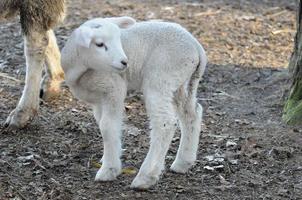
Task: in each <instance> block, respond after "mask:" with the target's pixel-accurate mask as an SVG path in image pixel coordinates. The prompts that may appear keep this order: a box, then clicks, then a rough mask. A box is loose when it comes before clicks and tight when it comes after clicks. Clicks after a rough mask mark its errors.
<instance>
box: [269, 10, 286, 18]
mask: <svg viewBox="0 0 302 200" xmlns="http://www.w3.org/2000/svg"><path fill="white" fill-rule="evenodd" d="M286 12H287V10H282V11H280V12H277V13H274V14H271V15H268V17H269V18H274V17H277V16H279V15H283V14H284V13H286Z"/></svg>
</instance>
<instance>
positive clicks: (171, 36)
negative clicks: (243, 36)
mask: <svg viewBox="0 0 302 200" xmlns="http://www.w3.org/2000/svg"><path fill="white" fill-rule="evenodd" d="M206 62H207V58H206V55H205V51H204V49H203V48H202V46H201V45H200V44H199V42H198V41H197V40H196V39H195V38H194V37H193V36H192V35H191V34H190V33H189V32H188V31H186V30H185V29H184V28H182V27H181V26H180V25H177V24H174V23H167V22H140V23H135V20H134V19H132V18H130V17H118V18H97V19H92V20H90V21H88V22H86V23H84V24H83V25H81V26H80V27H79V28H78V29H76V30H75V31H74V32H73V33H72V35H71V37H70V38H69V40H68V41H67V43H66V45H65V47H64V48H63V50H62V67H63V69H64V72H65V78H66V83H67V85H68V86H69V87H70V89H71V91H72V93H73V94H74V95H75V96H76V97H77V98H79V99H82V100H84V101H86V102H87V103H89V104H90V105H91V106H92V108H93V112H94V117H95V119H96V121H97V123H98V125H99V128H100V130H101V134H102V137H103V142H104V155H103V159H102V161H103V165H102V167H101V169H100V170H99V171H98V173H97V175H96V178H95V179H96V180H100V181H108V180H113V179H115V178H116V177H117V176H118V175H119V174H120V173H121V161H120V155H121V139H120V135H121V127H122V118H123V109H124V99H125V97H126V93H127V90H133V89H134V90H138V91H141V92H143V94H144V101H145V106H146V109H147V113H148V116H149V118H150V125H151V127H152V129H151V133H150V136H151V142H150V149H149V152H148V154H147V157H146V159H145V160H144V162H143V164H142V166H141V168H140V170H139V173H138V175H137V176H136V178H135V179H134V181H133V182H132V185H131V186H132V187H134V188H140V189H144V188H149V187H150V186H152V185H154V184H155V183H156V182H157V180H158V179H159V176H160V174H161V172H162V170H163V169H164V163H165V156H166V153H167V151H168V148H169V145H170V142H171V140H172V137H173V135H174V132H175V130H176V128H177V118H178V120H179V121H180V128H181V134H182V136H181V141H180V146H179V149H178V152H177V156H176V159H175V161H174V162H173V164H172V166H171V169H172V170H173V171H175V172H179V173H185V172H187V170H188V169H189V168H190V167H191V166H192V165H193V163H194V162H195V160H196V155H197V149H198V142H199V134H200V127H201V118H202V107H201V105H200V104H199V103H198V102H197V99H196V93H197V88H198V84H199V81H200V78H201V76H202V74H203V72H204V70H205V66H206Z"/></svg>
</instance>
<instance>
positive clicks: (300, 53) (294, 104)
mask: <svg viewBox="0 0 302 200" xmlns="http://www.w3.org/2000/svg"><path fill="white" fill-rule="evenodd" d="M298 3H299V10H298V11H297V33H296V37H295V46H294V52H293V54H292V56H291V59H290V62H289V66H288V67H289V70H290V72H292V80H293V82H292V85H291V88H290V93H289V97H288V99H287V101H286V103H285V107H284V111H283V116H282V118H283V120H284V121H285V122H286V123H288V124H291V125H294V124H302V24H301V20H302V4H301V0H299V1H298Z"/></svg>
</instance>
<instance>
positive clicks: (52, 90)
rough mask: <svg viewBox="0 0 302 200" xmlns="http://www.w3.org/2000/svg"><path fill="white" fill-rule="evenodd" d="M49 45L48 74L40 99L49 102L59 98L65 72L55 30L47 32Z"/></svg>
mask: <svg viewBox="0 0 302 200" xmlns="http://www.w3.org/2000/svg"><path fill="white" fill-rule="evenodd" d="M47 34H48V38H49V43H48V46H47V49H46V59H45V63H46V67H47V70H46V73H45V75H44V77H43V79H42V83H41V90H40V97H42V98H43V99H45V100H47V99H50V98H52V97H54V96H57V95H58V94H59V93H60V91H61V87H60V85H61V82H62V81H63V80H64V72H63V69H62V67H61V54H60V51H59V47H58V45H57V41H56V37H55V34H54V32H53V30H50V31H48V32H47Z"/></svg>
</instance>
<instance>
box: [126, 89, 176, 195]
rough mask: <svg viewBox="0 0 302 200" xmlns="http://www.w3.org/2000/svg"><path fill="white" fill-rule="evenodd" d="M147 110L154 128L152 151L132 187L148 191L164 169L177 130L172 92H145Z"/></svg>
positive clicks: (151, 134) (152, 132)
mask: <svg viewBox="0 0 302 200" xmlns="http://www.w3.org/2000/svg"><path fill="white" fill-rule="evenodd" d="M144 95H145V103H146V109H147V112H148V114H149V117H150V125H151V127H152V130H151V133H150V136H151V143H150V149H149V152H148V154H147V157H146V158H145V160H144V162H143V164H142V166H141V168H140V170H139V173H138V175H137V176H136V177H135V179H134V180H133V182H132V184H131V187H132V188H139V189H146V188H149V187H150V186H152V185H154V184H155V183H156V182H157V181H158V179H159V176H160V174H161V172H162V171H163V169H164V164H165V156H166V154H167V151H168V149H169V146H170V143H171V140H172V138H173V135H174V133H175V130H176V123H177V121H176V116H175V110H174V107H173V104H172V98H173V97H172V92H171V94H170V93H161V92H159V90H157V91H147V92H145V94H144Z"/></svg>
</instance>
